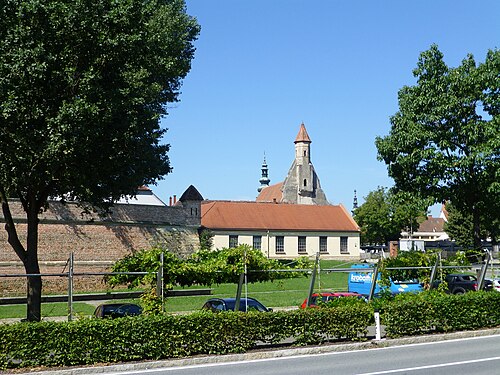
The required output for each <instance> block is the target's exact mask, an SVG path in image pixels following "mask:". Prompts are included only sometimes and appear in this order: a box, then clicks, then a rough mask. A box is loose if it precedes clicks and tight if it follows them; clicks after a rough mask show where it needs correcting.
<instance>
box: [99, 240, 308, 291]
mask: <svg viewBox="0 0 500 375" xmlns="http://www.w3.org/2000/svg"><path fill="white" fill-rule="evenodd" d="M160 253H163V254H164V263H163V275H164V284H165V287H166V288H167V289H172V288H173V287H174V286H191V285H205V286H210V285H214V284H221V283H237V282H238V281H239V278H240V275H241V274H242V273H243V272H244V270H245V265H246V269H247V271H248V274H247V275H248V276H247V279H248V281H249V282H264V281H272V280H276V279H284V278H290V277H301V276H305V275H306V274H305V273H302V272H293V273H292V272H283V273H278V272H266V271H271V270H276V269H288V270H292V269H294V268H296V269H304V268H308V267H310V263H309V261H308V260H307V258H299V259H298V260H297V262H295V265H294V267H291V266H289V265H284V264H282V263H281V262H279V261H277V260H273V259H268V258H266V257H265V256H264V254H263V253H262V251H260V250H256V249H253V248H251V247H250V246H248V245H239V246H238V247H236V248H223V249H218V250H199V251H198V252H196V253H194V254H193V255H192V256H191V257H189V258H187V259H181V258H179V257H177V256H176V255H174V254H172V253H170V252H169V251H168V250H166V249H163V248H162V247H161V246H157V247H154V248H152V249H147V250H142V251H139V252H137V253H135V254H132V255H128V256H126V257H124V258H123V259H121V260H119V261H117V262H116V263H115V264H114V265H113V268H112V272H150V274H148V275H145V276H141V275H124V274H120V275H112V276H108V277H107V278H106V281H107V282H108V283H109V284H110V285H111V286H115V285H120V284H128V286H129V287H137V286H139V285H150V286H153V285H154V284H155V283H156V276H155V273H156V272H158V270H159V269H160Z"/></svg>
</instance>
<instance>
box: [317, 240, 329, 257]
mask: <svg viewBox="0 0 500 375" xmlns="http://www.w3.org/2000/svg"><path fill="white" fill-rule="evenodd" d="M319 252H320V253H328V242H327V237H320V238H319Z"/></svg>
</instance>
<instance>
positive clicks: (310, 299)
mask: <svg viewBox="0 0 500 375" xmlns="http://www.w3.org/2000/svg"><path fill="white" fill-rule="evenodd" d="M318 265H319V253H316V261H315V262H314V269H313V271H312V275H311V284H309V294H308V295H307V307H309V306H311V303H312V295H313V292H314V284H315V283H316V274H317V273H318Z"/></svg>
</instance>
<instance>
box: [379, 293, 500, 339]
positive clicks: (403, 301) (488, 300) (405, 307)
mask: <svg viewBox="0 0 500 375" xmlns="http://www.w3.org/2000/svg"><path fill="white" fill-rule="evenodd" d="M382 312H383V313H382V315H381V318H382V324H385V325H386V334H387V336H389V337H398V336H403V335H418V334H422V333H435V332H436V333H437V332H452V331H458V330H473V329H478V328H488V327H495V326H498V325H500V293H495V292H470V293H466V294H464V295H452V294H445V293H441V292H437V291H428V292H422V293H419V294H409V293H408V294H404V293H403V294H400V295H398V296H396V297H395V298H394V299H393V300H392V301H387V303H386V304H385V305H384V306H383V309H382Z"/></svg>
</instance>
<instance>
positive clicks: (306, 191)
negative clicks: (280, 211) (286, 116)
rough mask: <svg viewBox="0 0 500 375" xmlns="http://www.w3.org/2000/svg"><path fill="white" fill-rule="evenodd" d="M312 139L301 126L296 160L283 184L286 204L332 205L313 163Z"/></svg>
mask: <svg viewBox="0 0 500 375" xmlns="http://www.w3.org/2000/svg"><path fill="white" fill-rule="evenodd" d="M311 142H312V141H311V138H309V134H307V130H306V127H305V125H304V124H303V123H302V124H301V125H300V129H299V133H298V134H297V137H296V138H295V141H294V143H295V160H294V161H293V163H292V166H291V167H290V170H289V171H288V176H287V177H286V179H285V181H284V182H283V187H282V193H283V199H282V202H284V203H295V204H317V205H328V204H330V203H329V202H328V200H327V199H326V195H325V193H324V192H323V189H321V185H320V182H319V178H318V175H317V174H316V171H315V170H314V167H313V165H312V162H311Z"/></svg>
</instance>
